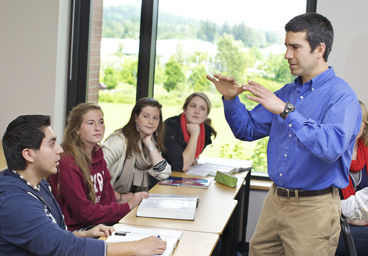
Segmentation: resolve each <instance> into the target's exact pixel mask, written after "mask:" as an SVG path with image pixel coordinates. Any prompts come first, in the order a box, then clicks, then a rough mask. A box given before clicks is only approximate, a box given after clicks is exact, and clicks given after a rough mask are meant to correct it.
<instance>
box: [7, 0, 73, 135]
mask: <svg viewBox="0 0 368 256" xmlns="http://www.w3.org/2000/svg"><path fill="white" fill-rule="evenodd" d="M69 9H70V0H52V1H50V0H32V1H29V0H11V1H1V2H0V35H1V40H0V56H1V57H0V77H1V88H0V111H1V118H0V135H1V136H0V139H1V137H2V135H3V134H4V132H5V129H6V126H7V125H8V123H9V122H10V121H11V120H13V119H14V118H16V117H17V116H18V115H23V114H48V115H51V117H52V124H53V128H54V130H55V132H56V134H57V136H58V137H59V138H61V137H62V132H63V130H64V116H65V97H66V82H67V80H66V79H67V67H68V64H67V60H68V42H69V39H68V35H69V33H68V31H69V19H70V14H69V13H70V11H69ZM60 117H62V118H60Z"/></svg>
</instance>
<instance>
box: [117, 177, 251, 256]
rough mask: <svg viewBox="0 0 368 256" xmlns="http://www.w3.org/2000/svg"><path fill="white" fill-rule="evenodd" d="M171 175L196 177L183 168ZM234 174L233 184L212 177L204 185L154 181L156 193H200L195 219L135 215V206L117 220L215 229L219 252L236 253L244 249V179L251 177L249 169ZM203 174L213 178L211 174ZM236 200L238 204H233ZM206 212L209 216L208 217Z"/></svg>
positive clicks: (246, 215)
mask: <svg viewBox="0 0 368 256" xmlns="http://www.w3.org/2000/svg"><path fill="white" fill-rule="evenodd" d="M172 176H177V177H196V176H190V175H187V174H185V173H182V172H173V173H172ZM235 176H236V177H237V178H238V184H237V187H235V188H229V187H227V186H224V185H222V184H219V183H217V182H214V181H213V182H212V183H211V185H210V186H209V188H207V189H204V188H185V187H180V186H168V185H158V184H157V185H155V186H154V187H153V188H152V189H151V190H150V191H149V192H150V193H156V194H176V195H197V196H199V197H200V201H199V204H198V209H197V214H196V219H195V221H183V220H171V219H152V218H143V217H138V218H137V217H136V212H137V209H133V210H132V211H131V212H130V213H129V214H127V215H126V216H125V217H124V218H122V219H121V220H120V223H123V224H132V225H143V226H154V227H158V228H160V227H162V228H170V229H181V230H188V231H197V232H209V233H215V234H218V235H221V236H222V246H221V253H220V255H236V252H237V251H241V252H243V251H244V250H245V249H244V248H245V243H246V242H245V237H246V233H245V232H246V225H247V219H248V218H247V217H248V201H249V200H248V199H249V193H247V191H248V192H249V181H245V179H247V180H249V179H250V171H245V172H241V173H238V174H236V175H235ZM206 178H208V179H212V180H213V179H214V177H206ZM246 195H247V197H246ZM247 198H248V199H247ZM234 199H236V200H234ZM238 200H240V202H241V204H239V205H238V204H237V203H235V204H234V202H238ZM229 210H231V211H229ZM209 216H211V217H210V218H209ZM240 234H241V236H240V238H239V235H240Z"/></svg>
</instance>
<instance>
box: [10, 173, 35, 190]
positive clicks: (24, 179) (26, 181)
mask: <svg viewBox="0 0 368 256" xmlns="http://www.w3.org/2000/svg"><path fill="white" fill-rule="evenodd" d="M13 172H14V173H15V174H17V175H18V176H19V178H20V179H21V180H23V181H24V182H25V183H26V184H27V185H28V186H29V187H30V188H32V189H34V190H37V191H40V190H41V188H40V184H38V185H37V186H33V185H32V184H31V182H29V181H28V180H26V178H24V177H23V176H22V175H20V174H19V173H18V172H17V171H14V170H13Z"/></svg>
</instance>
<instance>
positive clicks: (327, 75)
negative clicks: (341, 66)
mask: <svg viewBox="0 0 368 256" xmlns="http://www.w3.org/2000/svg"><path fill="white" fill-rule="evenodd" d="M334 76H335V71H334V69H333V67H330V66H329V67H328V69H327V70H326V71H324V72H322V73H321V74H319V75H317V76H315V77H313V78H312V79H311V80H309V81H308V82H306V83H305V84H303V81H302V78H301V77H300V76H298V77H297V78H295V80H294V83H295V85H296V86H297V87H298V90H300V91H301V90H303V91H304V90H307V89H309V90H312V91H313V90H316V89H318V88H319V87H321V86H322V85H324V84H325V83H326V82H327V81H328V80H330V79H331V78H333V77H334ZM303 87H304V88H303Z"/></svg>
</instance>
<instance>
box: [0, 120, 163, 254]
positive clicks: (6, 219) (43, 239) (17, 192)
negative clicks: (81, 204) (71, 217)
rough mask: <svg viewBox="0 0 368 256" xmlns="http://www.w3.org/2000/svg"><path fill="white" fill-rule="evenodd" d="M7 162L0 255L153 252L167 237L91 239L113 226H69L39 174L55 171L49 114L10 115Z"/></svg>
mask: <svg viewBox="0 0 368 256" xmlns="http://www.w3.org/2000/svg"><path fill="white" fill-rule="evenodd" d="M2 141H3V149H4V154H5V158H6V162H7V165H8V168H9V169H7V170H5V171H4V172H3V173H2V174H1V175H0V255H12V256H14V255H78V256H80V255H88V256H90V255H91V256H94V255H101V256H102V255H152V254H162V253H163V252H164V250H165V248H166V242H165V241H162V240H161V239H160V238H157V237H148V238H145V239H142V240H139V241H134V242H121V243H106V242H105V241H103V240H97V239H90V238H95V237H99V236H103V235H110V234H111V232H112V231H113V228H112V227H106V226H104V225H98V226H96V227H95V228H94V229H91V230H89V231H80V232H74V233H72V232H69V231H67V228H66V226H65V223H64V219H63V216H62V213H61V210H60V207H59V205H58V203H57V202H56V200H55V198H54V197H53V196H52V194H51V191H50V189H49V187H50V186H49V184H48V183H47V182H46V181H45V180H44V178H46V177H47V176H49V175H51V174H54V173H56V168H57V166H58V161H59V159H60V154H61V153H62V152H63V149H62V148H61V147H60V145H59V144H57V142H56V136H55V133H54V131H53V130H52V129H51V127H50V116H44V115H25V116H19V117H17V118H16V119H15V120H13V121H12V122H11V123H10V124H9V125H8V127H7V129H6V131H5V133H4V136H3V139H2Z"/></svg>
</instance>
